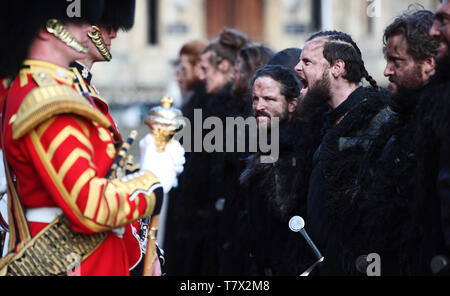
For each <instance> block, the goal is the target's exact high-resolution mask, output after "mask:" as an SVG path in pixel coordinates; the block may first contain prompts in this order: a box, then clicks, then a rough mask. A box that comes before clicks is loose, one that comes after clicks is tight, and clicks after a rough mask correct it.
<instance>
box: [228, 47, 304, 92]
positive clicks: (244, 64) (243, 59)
mask: <svg viewBox="0 0 450 296" xmlns="http://www.w3.org/2000/svg"><path fill="white" fill-rule="evenodd" d="M273 54H274V51H273V50H272V49H271V48H269V47H267V46H265V45H262V44H250V45H246V46H244V47H243V48H242V49H241V50H240V51H239V53H238V56H237V59H236V62H235V63H234V72H233V76H232V81H233V87H232V93H233V97H234V98H237V99H242V100H246V99H249V98H250V94H249V80H250V78H251V77H252V75H253V74H254V73H255V72H256V70H257V69H258V68H260V67H262V66H264V65H265V64H266V63H267V61H268V60H269V59H270V58H271V57H272V56H273ZM299 56H300V55H299Z"/></svg>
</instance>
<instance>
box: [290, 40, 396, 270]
mask: <svg viewBox="0 0 450 296" xmlns="http://www.w3.org/2000/svg"><path fill="white" fill-rule="evenodd" d="M295 69H296V71H297V72H298V75H299V77H300V79H301V81H302V84H303V86H304V88H303V90H302V93H303V94H305V95H304V97H303V98H302V101H301V103H300V115H301V117H304V116H307V115H308V114H309V113H311V111H312V110H315V109H316V108H317V106H322V105H323V104H324V103H327V104H328V106H329V109H330V110H329V112H327V113H326V114H325V120H324V127H323V133H324V137H323V139H322V142H321V144H320V146H319V148H317V150H316V151H315V153H314V156H313V164H312V172H311V176H310V180H309V188H308V196H307V200H306V203H307V219H306V221H307V223H306V227H305V229H306V230H307V231H308V233H309V234H310V236H311V238H312V240H313V241H314V242H315V243H316V244H317V246H318V248H319V250H320V251H321V252H322V253H323V255H324V256H325V260H324V263H323V265H322V267H321V268H320V270H317V273H316V274H318V275H345V274H348V273H349V272H348V269H349V266H354V265H355V259H354V258H347V257H346V256H345V255H346V252H347V251H348V250H346V249H345V247H346V242H345V241H344V239H345V238H346V237H347V233H346V231H347V229H345V228H344V227H343V225H344V221H345V220H346V218H347V217H348V215H349V212H350V209H351V208H352V205H353V202H354V199H355V197H356V196H358V194H359V192H360V190H361V188H360V184H358V183H357V181H358V175H359V174H360V172H361V170H363V169H364V167H363V166H362V164H363V163H364V162H365V161H367V160H366V159H365V158H366V156H367V155H368V153H369V152H370V151H371V149H372V148H373V147H372V143H373V142H374V141H376V140H377V139H378V138H379V137H383V136H384V133H385V131H386V129H387V128H388V126H389V123H390V122H391V121H392V120H393V118H394V117H395V113H394V112H393V111H392V110H391V108H389V106H388V105H387V100H386V98H385V97H386V95H385V94H384V93H383V92H381V91H379V89H378V86H377V84H376V82H375V81H374V80H373V79H372V77H370V76H369V75H368V73H367V71H366V69H365V67H364V62H363V60H362V57H361V52H360V50H359V48H358V47H357V45H356V44H355V42H353V40H352V39H351V37H350V36H349V35H347V34H345V33H342V32H334V31H331V32H319V33H317V34H315V35H313V36H312V37H311V38H309V40H308V41H307V42H306V44H305V46H304V48H303V51H302V54H301V58H300V62H299V64H298V65H297V66H296V68H295ZM362 78H366V80H368V81H369V82H370V84H371V87H362V86H360V83H361V80H362Z"/></svg>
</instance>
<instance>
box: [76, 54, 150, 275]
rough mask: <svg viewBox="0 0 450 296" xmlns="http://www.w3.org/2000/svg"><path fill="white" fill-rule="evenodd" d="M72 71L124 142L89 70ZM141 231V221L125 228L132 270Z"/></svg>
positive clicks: (137, 259) (78, 85)
mask: <svg viewBox="0 0 450 296" xmlns="http://www.w3.org/2000/svg"><path fill="white" fill-rule="evenodd" d="M71 70H72V72H73V73H74V74H75V81H76V82H75V89H76V90H77V91H78V92H79V93H83V94H85V95H86V96H87V97H88V98H89V100H90V101H91V104H92V105H93V106H94V107H95V108H97V109H98V110H99V111H100V112H102V113H103V115H105V116H106V117H107V118H108V120H109V122H110V123H111V130H113V131H114V134H115V135H116V137H118V139H116V140H118V141H120V142H122V138H121V137H120V133H119V131H118V128H117V125H116V123H115V122H114V120H113V118H112V116H111V114H110V113H109V106H108V103H107V102H106V101H105V100H104V99H103V98H102V97H101V96H100V94H99V92H98V91H97V89H96V88H95V87H94V86H93V85H91V79H92V74H91V72H90V71H89V69H88V68H86V67H85V66H84V65H82V64H81V63H78V62H74V63H72V64H71ZM139 229H140V223H139V221H135V222H133V223H132V224H130V225H127V226H126V227H125V232H124V234H123V240H124V243H125V247H126V250H127V254H128V263H129V265H130V270H131V269H133V268H134V267H135V266H136V265H137V264H139V262H140V260H141V259H143V256H142V252H141V246H140V242H139V238H138V232H139Z"/></svg>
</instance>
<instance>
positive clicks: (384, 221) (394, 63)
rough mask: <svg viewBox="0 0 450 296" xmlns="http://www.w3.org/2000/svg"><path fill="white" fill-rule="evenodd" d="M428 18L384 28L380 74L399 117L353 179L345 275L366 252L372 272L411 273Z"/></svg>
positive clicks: (362, 264)
mask: <svg viewBox="0 0 450 296" xmlns="http://www.w3.org/2000/svg"><path fill="white" fill-rule="evenodd" d="M432 23H433V13H432V12H431V11H427V10H412V11H407V12H405V13H404V14H402V15H400V16H399V17H397V18H396V19H395V20H394V22H393V23H392V24H390V25H389V26H388V27H387V28H386V29H385V32H384V37H383V40H384V46H385V47H384V53H385V57H386V61H387V64H386V68H385V71H384V75H385V76H386V77H388V78H389V81H390V84H389V87H388V89H389V92H390V95H391V98H392V103H391V106H392V109H393V110H394V111H396V112H397V115H398V116H397V117H396V119H395V120H392V121H391V122H390V123H389V124H388V125H387V127H389V128H388V129H385V132H384V133H383V136H381V137H377V138H376V141H374V142H373V143H372V144H371V146H372V148H371V149H370V150H369V151H368V154H367V155H366V156H365V161H364V162H363V163H362V164H361V166H362V169H361V170H360V174H359V176H358V179H357V184H358V185H359V186H360V190H359V191H358V194H357V195H356V196H355V198H354V199H353V202H352V208H351V209H350V214H348V215H346V219H345V221H344V225H343V228H344V229H345V230H346V231H345V234H346V236H344V237H343V238H342V244H343V245H344V250H345V252H346V253H345V257H346V258H347V259H346V260H348V263H349V264H348V266H346V268H348V270H346V272H347V273H348V274H355V275H356V274H360V275H367V268H368V264H369V262H368V261H367V256H368V255H369V254H371V253H376V254H378V255H379V256H380V260H381V262H380V263H381V265H380V269H379V270H378V271H376V270H372V269H370V270H369V272H372V274H374V273H375V274H380V275H408V274H411V271H410V268H411V266H410V263H411V259H412V258H413V257H414V256H415V255H414V252H411V250H408V249H407V248H406V246H407V245H408V244H411V242H410V241H409V240H408V236H407V235H406V233H407V229H408V227H410V225H411V215H410V212H409V210H410V207H411V204H412V202H413V200H414V197H413V194H414V185H415V182H416V180H415V178H414V173H415V172H416V170H417V158H416V149H415V148H416V147H415V145H414V141H415V139H416V133H417V125H418V124H417V116H416V106H417V102H418V99H419V96H420V94H421V91H422V90H423V88H424V87H425V85H426V84H427V83H428V82H429V80H430V77H431V76H432V75H433V74H434V73H435V59H434V56H435V54H436V53H437V48H438V43H437V41H435V40H433V39H432V38H431V37H430V36H429V33H428V32H429V30H430V28H431V25H432ZM380 151H381V153H380ZM377 155H380V156H379V157H378V158H377V157H376V156H377ZM352 261H353V262H354V263H355V264H352ZM369 261H370V260H369ZM378 272H379V273H378Z"/></svg>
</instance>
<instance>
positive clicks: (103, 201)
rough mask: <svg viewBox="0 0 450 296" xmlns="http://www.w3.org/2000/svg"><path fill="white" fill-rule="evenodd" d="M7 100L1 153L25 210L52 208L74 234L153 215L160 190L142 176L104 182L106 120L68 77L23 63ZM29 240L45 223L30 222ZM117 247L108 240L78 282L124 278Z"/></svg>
mask: <svg viewBox="0 0 450 296" xmlns="http://www.w3.org/2000/svg"><path fill="white" fill-rule="evenodd" d="M24 65H25V68H24V69H22V70H21V71H20V73H19V75H18V76H17V78H16V79H15V81H14V82H13V84H12V86H11V89H10V92H9V94H8V100H7V106H6V112H5V114H4V116H5V125H4V129H3V137H4V140H5V147H4V152H5V155H6V158H7V161H8V163H9V165H10V168H11V170H12V171H13V172H14V174H15V176H16V179H17V183H16V189H17V191H18V194H19V197H20V200H21V203H22V205H23V206H24V207H25V208H41V207H59V208H61V209H62V211H63V213H64V215H65V216H66V217H67V218H68V219H69V222H70V225H71V227H72V229H73V230H74V231H77V232H81V233H88V234H93V233H97V232H105V231H110V230H112V229H114V228H118V227H121V226H126V225H129V224H130V223H132V222H134V221H137V220H138V219H141V218H143V217H146V216H149V215H151V214H152V213H154V211H159V210H160V206H161V202H162V195H163V192H162V189H161V186H160V184H159V183H158V180H157V179H156V177H155V176H154V175H153V174H151V173H149V172H145V171H144V172H141V173H140V174H139V175H137V176H133V177H130V178H127V179H115V180H108V179H105V178H104V176H105V175H106V173H107V171H108V169H109V167H110V166H111V163H112V161H113V159H114V157H115V155H116V149H115V147H114V144H113V143H114V139H113V136H112V135H111V133H110V132H109V131H108V128H109V127H110V126H111V123H110V121H109V120H108V119H107V118H106V117H105V116H104V115H103V114H102V113H101V112H99V111H98V110H97V109H95V108H93V107H92V105H91V104H90V103H89V102H88V101H87V99H86V98H85V97H83V96H81V95H80V94H79V93H78V92H76V91H75V86H74V75H73V73H72V72H70V71H68V70H67V69H64V68H62V67H59V66H57V65H54V64H50V63H46V62H42V61H35V60H30V61H25V62H24ZM28 224H29V227H30V231H31V235H32V236H34V235H36V234H37V233H38V232H39V231H40V230H41V229H42V228H43V227H44V226H45V225H46V224H44V223H38V222H29V223H28ZM128 270H129V262H128V256H127V251H126V248H125V245H124V241H123V240H122V239H121V238H119V237H118V236H116V235H115V234H114V233H110V234H109V235H108V237H107V238H106V240H105V241H104V242H103V243H101V244H100V246H99V247H98V248H97V249H96V250H95V251H94V252H93V253H92V254H91V255H90V256H89V257H88V258H87V259H86V260H85V261H84V262H82V263H81V266H80V272H81V275H128V274H129V271H128Z"/></svg>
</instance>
